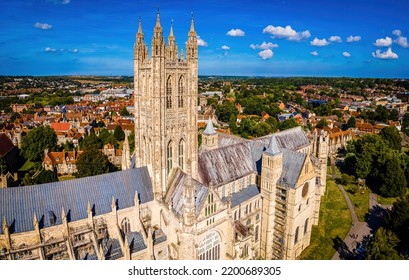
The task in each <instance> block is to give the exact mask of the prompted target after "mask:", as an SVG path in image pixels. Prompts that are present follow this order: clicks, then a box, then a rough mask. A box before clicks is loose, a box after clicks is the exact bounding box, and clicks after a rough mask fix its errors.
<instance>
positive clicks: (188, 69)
mask: <svg viewBox="0 0 409 280" xmlns="http://www.w3.org/2000/svg"><path fill="white" fill-rule="evenodd" d="M150 54H151V55H150V56H149V54H148V46H147V45H146V44H145V42H144V35H143V32H142V23H141V21H139V26H138V33H137V34H136V42H135V46H134V85H135V90H134V98H135V156H136V163H135V164H136V167H141V166H148V169H149V172H150V175H151V179H152V183H153V187H154V193H155V196H156V198H158V199H160V198H162V197H163V196H164V194H165V193H166V190H167V184H168V176H169V174H170V173H171V172H172V169H174V168H177V167H180V168H181V169H182V170H183V171H184V172H186V173H187V174H189V175H191V176H192V177H193V178H195V179H197V82H198V45H197V39H196V32H195V29H194V21H193V17H192V21H191V26H190V31H189V34H188V40H187V42H186V58H185V57H184V55H183V50H182V51H181V52H180V54H179V53H178V46H177V44H176V42H175V37H174V35H173V26H172V25H171V27H170V33H169V36H168V43H167V44H166V43H165V41H164V38H163V34H162V27H161V24H160V15H159V12H158V13H157V18H156V25H155V28H154V34H153V38H152V45H151V52H150Z"/></svg>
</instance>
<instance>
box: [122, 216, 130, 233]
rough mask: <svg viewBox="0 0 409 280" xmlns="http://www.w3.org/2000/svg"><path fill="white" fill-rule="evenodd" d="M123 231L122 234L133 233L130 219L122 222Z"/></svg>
mask: <svg viewBox="0 0 409 280" xmlns="http://www.w3.org/2000/svg"><path fill="white" fill-rule="evenodd" d="M121 230H122V232H123V233H124V234H125V233H128V232H130V231H131V223H130V222H129V219H128V218H124V219H123V220H122V222H121Z"/></svg>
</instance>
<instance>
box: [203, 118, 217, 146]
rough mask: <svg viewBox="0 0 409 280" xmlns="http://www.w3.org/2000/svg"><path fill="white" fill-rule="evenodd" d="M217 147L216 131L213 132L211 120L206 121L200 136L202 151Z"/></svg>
mask: <svg viewBox="0 0 409 280" xmlns="http://www.w3.org/2000/svg"><path fill="white" fill-rule="evenodd" d="M217 147H218V136H217V132H216V130H214V127H213V123H212V120H211V119H210V118H209V119H208V120H207V125H206V129H205V130H204V131H203V134H202V149H203V150H212V149H216V148H217Z"/></svg>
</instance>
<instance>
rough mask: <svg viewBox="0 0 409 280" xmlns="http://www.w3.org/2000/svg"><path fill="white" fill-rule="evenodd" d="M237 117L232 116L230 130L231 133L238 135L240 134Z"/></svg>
mask: <svg viewBox="0 0 409 280" xmlns="http://www.w3.org/2000/svg"><path fill="white" fill-rule="evenodd" d="M236 121H237V117H236V116H235V115H231V116H230V119H229V128H230V132H231V133H233V134H237V133H238V132H239V130H238V128H237V125H236Z"/></svg>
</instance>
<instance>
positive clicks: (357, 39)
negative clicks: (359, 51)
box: [347, 35, 361, 43]
mask: <svg viewBox="0 0 409 280" xmlns="http://www.w3.org/2000/svg"><path fill="white" fill-rule="evenodd" d="M359 41H361V36H352V35H351V36H349V37H348V38H347V42H348V43H352V42H359Z"/></svg>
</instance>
